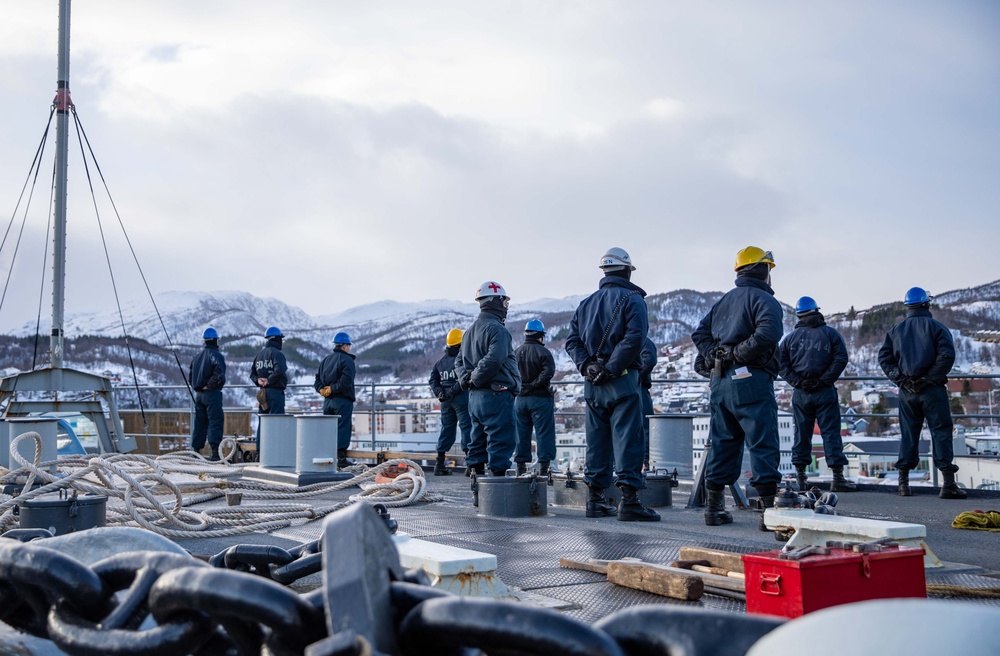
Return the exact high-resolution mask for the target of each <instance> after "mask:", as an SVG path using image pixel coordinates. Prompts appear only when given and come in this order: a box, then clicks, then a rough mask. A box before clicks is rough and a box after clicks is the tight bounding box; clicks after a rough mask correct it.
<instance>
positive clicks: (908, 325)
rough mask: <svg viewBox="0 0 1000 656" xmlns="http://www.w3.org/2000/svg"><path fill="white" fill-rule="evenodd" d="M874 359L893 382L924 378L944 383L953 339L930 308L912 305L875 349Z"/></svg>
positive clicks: (950, 357)
mask: <svg viewBox="0 0 1000 656" xmlns="http://www.w3.org/2000/svg"><path fill="white" fill-rule="evenodd" d="M878 363H879V365H880V366H881V367H882V371H884V372H885V375H886V376H888V377H889V379H890V380H892V381H893V382H894V383H896V384H897V385H898V384H900V383H901V382H903V380H904V379H906V378H926V379H927V380H929V381H930V382H932V383H934V384H935V385H944V384H945V383H946V382H948V372H949V371H951V367H952V365H954V364H955V342H954V340H953V339H952V337H951V331H950V330H948V329H947V328H946V327H945V326H944V324H942V323H941V322H940V321H937V320H936V319H933V318H932V317H931V311H930V310H927V309H925V308H916V309H913V310H909V311H907V313H906V318H905V319H903V320H902V321H900V322H899V323H897V324H896V325H895V326H893V327H892V328H891V329H890V330H889V333H888V334H887V335H886V336H885V342H883V343H882V348H880V349H879V352H878Z"/></svg>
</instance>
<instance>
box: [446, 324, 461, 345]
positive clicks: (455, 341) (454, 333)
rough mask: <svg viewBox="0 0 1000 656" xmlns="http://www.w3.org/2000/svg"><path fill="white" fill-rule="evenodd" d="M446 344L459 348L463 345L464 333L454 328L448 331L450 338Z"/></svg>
mask: <svg viewBox="0 0 1000 656" xmlns="http://www.w3.org/2000/svg"><path fill="white" fill-rule="evenodd" d="M445 343H446V344H447V345H448V346H458V345H459V344H461V343H462V331H461V330H459V329H458V328H452V329H451V330H449V331H448V337H447V339H445Z"/></svg>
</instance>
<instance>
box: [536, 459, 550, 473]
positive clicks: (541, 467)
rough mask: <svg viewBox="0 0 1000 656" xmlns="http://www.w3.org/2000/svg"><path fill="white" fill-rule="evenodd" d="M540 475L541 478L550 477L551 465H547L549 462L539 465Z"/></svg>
mask: <svg viewBox="0 0 1000 656" xmlns="http://www.w3.org/2000/svg"><path fill="white" fill-rule="evenodd" d="M538 475H539V476H548V475H549V463H547V462H539V463H538Z"/></svg>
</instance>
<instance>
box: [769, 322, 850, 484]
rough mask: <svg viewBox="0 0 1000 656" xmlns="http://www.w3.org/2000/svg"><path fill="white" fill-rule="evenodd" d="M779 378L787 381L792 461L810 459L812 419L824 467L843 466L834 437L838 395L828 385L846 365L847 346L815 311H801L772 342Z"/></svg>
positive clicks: (837, 439) (799, 462)
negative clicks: (792, 430) (782, 335)
mask: <svg viewBox="0 0 1000 656" xmlns="http://www.w3.org/2000/svg"><path fill="white" fill-rule="evenodd" d="M778 357H779V361H780V363H781V365H780V366H781V377H782V378H784V379H785V382H787V383H788V384H789V385H791V386H792V387H793V388H794V389H795V391H793V392H792V413H793V415H794V417H795V442H794V443H793V444H792V464H793V465H796V466H797V467H801V466H805V465H809V464H811V463H812V436H813V426H814V425H815V424H816V423H817V422H818V423H819V431H820V434H821V435H822V436H823V450H824V453H825V454H826V464H827V466H829V467H844V466H845V465H847V457H846V456H845V455H844V442H843V440H842V439H841V437H840V399H838V398H837V388H836V387H834V383H836V382H837V379H838V378H840V374H842V373H843V372H844V368H845V367H846V366H847V346H846V345H845V344H844V338H843V337H841V336H840V333H839V332H837V331H836V329H834V328H831V327H830V326H828V325H826V322H825V321H824V320H823V315H822V314H820V313H819V312H810V313H809V314H804V315H802V316H801V318H800V319H799V322H798V323H797V324H796V325H795V329H794V330H793V331H792V332H790V333H788V335H786V336H785V338H784V339H783V340H781V344H779V345H778Z"/></svg>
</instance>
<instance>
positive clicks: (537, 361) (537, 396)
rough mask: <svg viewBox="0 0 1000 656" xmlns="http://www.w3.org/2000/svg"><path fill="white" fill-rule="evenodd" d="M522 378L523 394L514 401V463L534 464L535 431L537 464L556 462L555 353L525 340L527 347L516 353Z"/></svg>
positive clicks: (537, 341)
mask: <svg viewBox="0 0 1000 656" xmlns="http://www.w3.org/2000/svg"><path fill="white" fill-rule="evenodd" d="M514 357H515V358H516V359H517V368H518V371H519V372H520V374H521V393H520V394H518V395H517V398H516V399H514V416H515V417H516V419H517V448H516V449H515V451H514V461H515V462H530V461H531V431H532V429H534V431H535V442H536V444H537V446H538V462H540V463H542V462H552V461H553V460H555V459H556V403H555V399H554V398H553V396H552V392H551V391H550V390H549V383H550V382H551V381H552V376H553V375H554V374H555V373H556V363H555V359H554V358H553V357H552V352H551V351H549V349H547V348H545V346H544V345H543V344H542V342H541V338H538V337H525V339H524V344H522V345H521V346H519V347H518V348H517V350H516V351H514Z"/></svg>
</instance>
